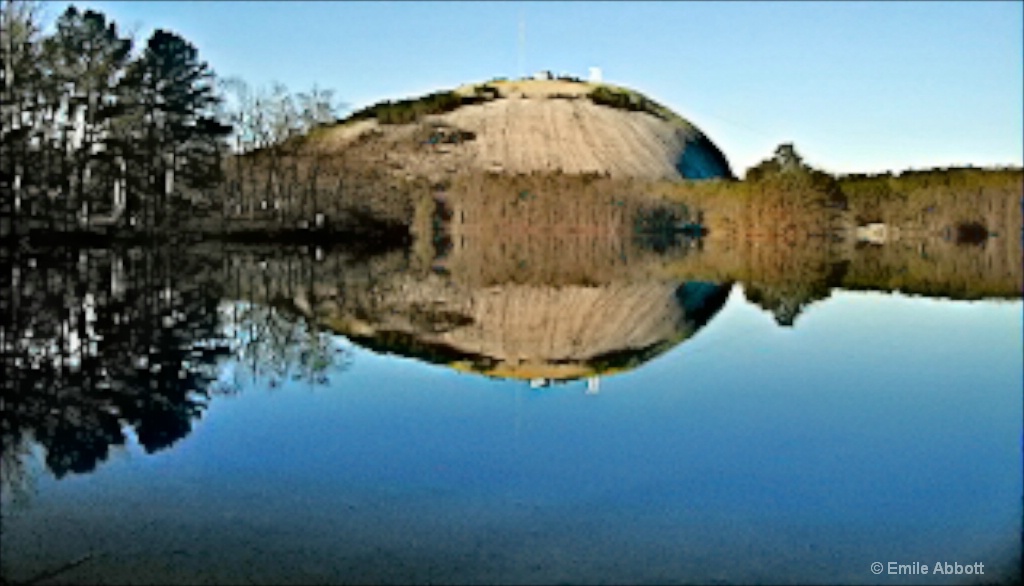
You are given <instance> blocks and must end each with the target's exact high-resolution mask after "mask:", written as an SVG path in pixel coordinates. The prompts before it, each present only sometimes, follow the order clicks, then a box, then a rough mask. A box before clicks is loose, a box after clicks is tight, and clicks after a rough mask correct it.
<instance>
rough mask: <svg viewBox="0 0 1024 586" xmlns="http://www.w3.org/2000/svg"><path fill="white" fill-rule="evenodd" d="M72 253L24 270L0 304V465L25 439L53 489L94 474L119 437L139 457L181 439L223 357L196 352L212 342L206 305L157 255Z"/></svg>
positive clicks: (213, 317)
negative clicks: (0, 379) (64, 480)
mask: <svg viewBox="0 0 1024 586" xmlns="http://www.w3.org/2000/svg"><path fill="white" fill-rule="evenodd" d="M76 252H77V254H76V255H75V256H74V257H71V258H69V256H70V255H69V254H68V251H67V250H60V251H57V252H55V253H54V254H52V255H50V256H48V257H45V258H44V257H39V258H38V259H36V260H35V263H36V266H35V267H31V264H32V263H31V262H28V263H26V265H27V266H26V267H25V268H28V269H29V270H25V271H24V272H23V273H18V282H16V283H15V288H14V289H13V291H12V295H11V299H10V300H7V299H5V301H9V302H10V303H5V304H4V305H5V307H4V310H5V314H7V315H8V316H11V317H12V318H13V319H12V320H11V321H10V324H11V327H10V329H8V328H6V327H5V328H4V344H5V347H4V350H5V362H6V364H5V367H6V368H5V371H6V372H9V373H10V376H9V377H8V379H7V381H6V383H5V384H6V386H7V388H6V389H5V392H4V398H3V405H2V406H3V413H2V422H3V423H2V434H3V438H4V456H5V457H8V447H9V446H10V447H11V449H15V448H14V446H16V445H20V444H22V443H23V442H25V441H27V438H29V437H31V439H32V440H34V441H35V442H38V443H39V444H40V445H41V446H42V447H43V448H45V451H46V464H47V467H48V468H49V469H50V470H51V471H52V472H53V473H54V474H55V475H56V476H58V477H60V476H63V475H64V474H67V473H68V472H76V473H82V472H88V471H90V470H92V469H93V468H95V466H96V464H97V463H98V462H100V461H102V460H104V459H105V458H106V457H107V455H108V453H109V450H110V447H111V446H116V445H122V444H123V443H124V441H125V436H124V431H123V428H124V427H125V426H130V427H132V428H134V431H135V434H136V436H137V437H138V438H139V442H140V444H141V445H142V446H143V447H144V448H145V449H146V450H147V451H148V452H153V451H156V450H159V449H162V448H165V447H167V446H169V445H171V444H173V443H174V442H175V441H177V440H178V439H180V438H182V437H184V436H185V435H187V434H188V433H189V431H191V421H192V420H193V419H195V418H197V417H198V416H199V415H200V414H201V413H202V410H203V409H204V407H205V398H206V393H207V387H208V386H209V384H210V382H211V381H212V380H213V378H214V376H213V375H214V374H215V371H214V370H211V369H210V368H209V366H210V365H211V364H212V363H213V361H215V360H216V359H217V358H218V357H219V356H223V355H225V354H226V352H227V346H226V344H225V343H223V342H219V343H215V344H214V345H211V346H209V347H207V348H205V349H198V350H197V341H205V342H209V341H211V340H216V338H217V331H216V327H217V312H216V303H217V299H216V297H211V296H210V295H209V294H208V293H207V292H204V291H202V290H201V289H200V288H198V287H193V288H192V289H189V288H187V287H185V286H183V281H181V280H179V279H178V277H179V276H180V275H179V273H178V269H180V267H178V266H175V265H172V264H171V263H170V262H169V259H168V258H167V254H166V252H156V253H153V254H145V255H129V256H128V258H127V263H126V262H125V257H123V256H122V255H119V254H107V253H104V254H96V253H95V252H93V253H90V252H89V251H76ZM125 265H127V266H125ZM172 266H173V270H174V276H175V280H174V286H171V285H170V283H171V275H172ZM19 268H21V267H19ZM15 270H18V269H15ZM186 282H187V281H186ZM197 352H198V356H197Z"/></svg>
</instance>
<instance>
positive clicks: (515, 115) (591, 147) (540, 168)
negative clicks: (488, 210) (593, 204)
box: [320, 80, 732, 180]
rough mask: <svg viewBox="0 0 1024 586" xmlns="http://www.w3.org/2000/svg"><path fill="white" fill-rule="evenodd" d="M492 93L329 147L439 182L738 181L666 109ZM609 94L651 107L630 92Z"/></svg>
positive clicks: (327, 135) (328, 140)
mask: <svg viewBox="0 0 1024 586" xmlns="http://www.w3.org/2000/svg"><path fill="white" fill-rule="evenodd" d="M479 87H481V86H465V87H462V88H459V89H457V90H456V92H455V93H456V94H459V95H472V94H473V92H474V91H478V88H479ZM487 87H488V90H489V91H493V94H492V98H493V99H490V100H488V101H484V102H483V103H478V104H470V105H464V106H461V107H458V108H457V109H455V110H454V111H450V112H447V113H444V114H435V115H428V116H423V117H421V118H419V119H418V120H416V121H415V122H412V123H409V124H380V123H379V122H378V121H377V120H360V121H353V122H349V123H345V124H341V125H338V126H336V127H334V128H331V129H329V130H328V131H326V132H324V133H323V135H322V137H321V139H320V144H321V145H323V146H324V147H326V148H328V149H330V150H338V149H340V150H344V151H347V152H348V154H350V155H351V156H353V157H355V158H356V159H357V160H360V159H361V160H362V161H364V162H365V163H367V164H375V165H380V166H381V167H383V168H386V169H388V170H389V171H390V172H391V173H394V174H397V175H404V176H407V177H429V178H433V179H437V178H439V177H443V176H444V175H451V174H455V173H461V172H472V171H487V172H498V173H511V174H518V173H537V172H540V173H544V172H562V173H566V174H585V173H596V174H601V175H604V174H607V175H610V176H611V177H621V178H624V177H630V178H639V179H652V180H658V179H668V180H673V179H684V178H685V179H705V178H714V177H730V176H732V173H731V170H730V169H729V164H728V162H727V161H726V159H725V157H724V156H723V155H722V153H721V152H720V151H719V150H718V148H717V147H715V145H714V144H712V143H711V141H710V140H708V139H707V137H705V136H704V135H703V134H702V133H701V132H700V131H699V130H698V129H697V128H695V127H694V126H693V125H691V124H689V123H688V122H687V121H685V120H683V119H682V118H680V117H679V116H677V115H675V114H673V113H671V112H669V111H668V110H667V109H664V108H662V107H660V106H657V107H658V108H660V111H658V112H652V111H644V110H643V109H640V108H636V109H634V108H616V107H611V106H608V105H603V104H598V103H595V102H594V101H593V100H592V99H590V97H588V94H589V93H590V92H591V91H593V90H594V89H595V88H596V87H598V86H597V85H595V84H589V83H582V82H568V81H553V80H551V81H517V82H497V83H492V84H488V86H487ZM603 87H610V88H614V86H603ZM609 91H618V92H622V93H621V95H627V96H636V97H637V99H642V100H646V98H643V97H642V96H640V95H639V94H636V93H635V92H631V91H630V90H624V89H622V88H614V89H613V90H609ZM626 92H628V93H626ZM647 103H650V104H653V102H650V101H649V100H647Z"/></svg>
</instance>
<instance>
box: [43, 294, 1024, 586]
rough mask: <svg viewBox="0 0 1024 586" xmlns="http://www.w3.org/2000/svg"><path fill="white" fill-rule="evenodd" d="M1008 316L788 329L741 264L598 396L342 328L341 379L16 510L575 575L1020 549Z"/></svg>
mask: <svg viewBox="0 0 1024 586" xmlns="http://www.w3.org/2000/svg"><path fill="white" fill-rule="evenodd" d="M1021 331H1022V313H1021V303H1020V302H1014V303H1006V302H1003V303H996V302H979V303H966V302H946V301H935V300H927V299H919V298H908V297H900V296H890V295H882V294H874V293H851V292H836V293H834V294H833V295H832V296H831V297H830V298H829V299H827V300H824V301H821V302H818V303H816V304H814V305H813V306H811V307H810V308H808V309H807V310H806V312H805V313H804V314H802V315H801V316H800V317H799V318H798V319H797V321H796V325H795V327H793V328H791V329H785V328H779V327H778V326H776V325H775V324H774V322H773V321H772V317H771V316H770V315H769V314H768V313H766V312H764V311H762V310H761V309H759V308H757V307H755V306H753V305H750V304H749V303H747V302H746V301H745V300H744V299H743V296H742V291H741V290H740V289H739V288H737V289H736V290H734V291H733V293H732V296H731V298H730V300H729V302H728V304H727V306H726V307H725V308H724V309H723V310H722V312H721V313H720V314H719V315H718V316H717V317H715V318H714V319H713V320H712V321H711V322H710V323H709V324H708V325H707V326H706V327H705V328H704V329H703V330H701V331H700V332H699V333H698V334H697V335H696V336H695V337H694V338H693V339H691V340H689V341H687V342H686V343H684V344H682V345H680V346H679V347H677V348H676V349H674V350H672V351H670V352H669V353H667V354H665V355H663V356H661V357H659V358H657V359H655V360H654V361H652V362H651V363H649V364H648V365H646V366H644V367H641V368H639V369H637V370H635V371H632V372H629V373H625V374H621V375H617V376H612V377H608V378H607V379H605V380H604V381H603V382H602V385H601V392H600V394H598V395H587V394H585V385H584V383H582V382H578V383H571V384H568V385H559V386H554V387H551V388H548V389H539V390H531V389H530V388H529V387H528V385H527V384H526V383H524V382H512V381H495V380H491V379H487V378H484V377H481V376H477V375H467V374H459V373H455V372H454V371H450V370H448V369H445V368H443V367H438V366H431V365H424V364H420V363H417V362H415V361H412V360H408V359H395V358H389V357H382V356H376V355H373V354H371V353H369V352H365V351H361V350H357V351H356V352H357V353H356V356H355V357H354V359H353V365H352V368H351V369H350V370H348V371H346V372H344V373H341V374H340V375H337V376H336V377H335V378H334V383H333V385H332V387H331V388H328V389H313V388H310V387H306V386H304V385H294V386H291V387H287V388H284V389H281V390H278V391H272V392H262V391H261V392H257V391H254V390H247V391H245V392H243V393H242V394H241V395H240V396H238V397H236V398H231V399H216V400H214V401H213V403H212V405H211V408H210V411H209V412H208V413H207V415H206V418H205V419H204V420H203V421H202V422H200V423H199V424H198V425H197V429H196V431H195V432H194V433H193V434H192V435H191V436H189V437H188V438H186V439H185V440H183V441H182V442H180V444H178V445H177V446H176V447H174V448H172V449H170V450H168V451H166V452H161V453H158V454H155V455H150V456H137V457H135V456H133V457H127V458H120V459H118V460H116V461H114V462H109V463H108V464H107V465H105V466H102V467H101V468H100V470H99V472H97V473H96V474H93V475H90V476H84V477H79V478H76V479H74V480H73V481H70V482H69V481H61V482H59V483H52V484H50V483H44V486H42V487H41V493H40V495H39V496H38V498H37V501H38V502H37V503H36V506H35V508H33V509H31V510H30V511H29V513H31V514H34V515H38V516H45V515H51V516H52V519H51V521H53V519H62V520H63V521H61V522H60V523H57V522H54V525H53V526H54V527H55V529H54V531H56V530H57V528H58V527H61V526H65V525H61V523H64V524H66V525H67V526H70V524H73V523H74V522H75V519H78V520H79V521H80V522H82V523H85V522H87V520H88V519H97V518H99V519H103V521H102V522H98V521H97V522H96V523H98V525H96V526H92V527H91V528H90V532H94V533H98V535H99V536H98V537H97V539H100V540H101V541H102V540H103V539H109V540H116V539H118V538H117V537H115V536H113V534H114V532H115V529H114V528H116V527H118V526H119V525H118V524H122V523H128V524H129V525H130V524H132V523H134V524H140V523H149V524H150V525H151V526H152V527H161V530H160V531H161V535H162V537H161V539H163V540H164V541H167V540H170V541H174V540H175V537H174V535H175V533H174V532H175V531H178V532H180V533H181V534H182V536H183V537H182V538H181V541H182V543H191V544H193V545H180V544H179V547H181V548H186V549H187V548H189V547H192V548H198V547H199V545H195V544H201V543H203V540H204V539H206V540H211V539H214V536H221V537H220V538H221V539H224V538H225V537H224V536H227V538H228V541H227V545H225V546H224V547H226V548H227V549H230V548H231V547H232V545H231V544H238V543H242V542H245V543H248V544H250V545H249V546H253V544H255V545H256V546H258V547H259V548H261V550H262V551H271V552H276V553H275V555H277V554H280V553H281V551H284V550H288V548H289V547H291V548H295V547H298V546H297V545H295V543H296V540H298V541H302V542H303V543H305V545H304V546H303V547H306V548H307V549H308V551H307V554H308V555H312V556H314V557H315V556H317V555H320V556H332V557H334V558H336V557H338V556H342V557H343V556H344V555H347V554H349V553H352V552H353V551H363V549H367V548H370V549H372V547H378V548H383V549H385V550H388V551H392V552H399V553H393V555H396V556H398V557H399V558H401V557H402V556H403V555H408V556H413V554H414V553H415V552H420V553H422V554H423V555H425V556H427V557H428V558H430V559H433V560H443V559H446V558H445V555H459V556H463V557H462V558H460V559H461V560H462V562H465V563H467V564H468V566H467V567H469V568H476V570H472V571H477V572H479V573H478V574H473V573H472V571H471V570H470V569H467V570H466V572H469V574H468V575H471V576H476V577H477V578H478V579H480V580H482V581H493V580H488V577H489V576H490V577H493V576H491V575H490V574H487V573H486V571H485V570H484V569H481V568H483V567H485V566H487V564H488V563H490V564H493V565H495V567H498V568H499V569H500V568H504V569H501V570H500V572H501V574H500V575H501V576H505V577H510V576H518V575H520V574H516V573H515V572H522V571H526V570H524V567H525V566H522V565H521V564H520V563H519V561H522V560H526V559H530V560H534V561H536V563H537V564H539V566H540V567H541V569H540V570H537V571H538V572H541V574H539V575H543V576H546V577H548V578H550V577H552V576H554V577H555V578H556V579H557V577H558V576H562V574H559V571H565V572H568V574H566V577H567V579H568V577H576V578H578V579H582V580H584V581H586V578H585V576H588V575H600V576H602V577H604V579H607V580H612V581H619V580H629V579H630V578H631V577H632V578H635V577H636V576H637V574H638V573H642V572H646V574H644V575H646V576H648V577H649V578H650V579H652V580H656V581H659V580H665V579H667V578H669V577H674V578H675V579H681V578H685V579H692V580H694V581H697V582H707V581H710V580H714V579H724V580H729V581H734V582H737V581H738V582H761V581H764V580H766V579H768V578H769V577H774V578H776V579H777V578H779V577H780V576H781V577H785V576H792V577H793V578H794V579H796V580H799V581H826V582H835V581H847V582H876V581H878V580H877V578H876V577H875V576H873V575H871V574H870V572H869V571H868V567H869V565H870V563H871V562H873V561H881V562H883V563H885V562H888V561H890V560H892V561H898V562H901V563H909V562H913V561H923V562H930V563H931V564H934V562H936V561H960V562H971V563H973V562H975V561H982V562H985V563H986V567H987V568H990V571H994V570H993V568H995V567H997V566H998V565H999V564H1004V568H1005V563H1006V562H1007V560H1010V559H1011V555H1013V554H1016V553H1017V552H1019V549H1020V541H1019V540H1020V531H1021V528H1020V518H1021V504H1020V497H1021V493H1022V481H1021V477H1022V470H1021V466H1022V465H1021V437H1022V436H1021V429H1022V426H1021V419H1020V413H1021V411H1022V398H1021V388H1022V386H1024V382H1022V365H1021V355H1022V353H1024V349H1022V341H1021ZM65 499H67V500H65ZM71 502H79V503H88V504H89V506H88V507H81V508H77V509H73V508H70V507H69V504H68V503H71ZM124 511H129V512H131V515H134V517H132V516H129V517H118V515H120V514H122V513H123V512H124ZM30 518H32V517H31V516H28V517H26V519H30ZM119 519H120V520H119ZM125 519H129V520H125ZM131 519H134V520H131ZM171 519H173V522H172V521H171ZM240 520H244V523H243V522H241V521H240ZM107 525H109V526H110V527H111V528H110V529H104V527H106V526H107ZM189 531H192V533H189ZM104 532H108V533H110V535H109V536H106V537H104V535H106V534H105V533H104ZM140 533H141V534H144V533H145V531H143V530H141V529H138V530H135V531H134V532H133V531H128V532H127V533H124V532H123V531H122V532H121V533H120V534H123V535H134V537H133V538H134V539H138V538H139V535H140ZM186 534H187V535H188V539H186V538H185V537H184V536H185V535H186ZM196 534H199V536H198V537H197V536H196ZM39 535H42V534H41V533H40V534H39ZM203 536H206V537H203ZM122 539H125V538H124V537H122ZM246 540H248V541H246ZM289 544H290V545H289ZM206 545H210V544H209V543H207V544H206ZM371 546H372V547H371ZM168 547H169V546H168ZM388 548H391V549H388ZM288 551H290V550H288ZM309 552H312V553H309ZM401 552H405V553H401ZM453 552H455V553H453ZM222 554H223V552H222ZM224 555H227V557H222V558H220V560H221V561H220V562H219V563H229V562H225V561H224V560H226V559H235V558H232V557H231V555H230V554H224ZM282 555H283V554H282ZM195 556H196V559H197V560H198V559H202V554H201V553H195ZM474 556H475V557H474ZM413 557H415V556H413ZM402 559H406V558H402ZM408 560H412V558H411V557H410V558H408ZM467 560H469V561H467ZM487 560H490V561H487ZM517 560H518V561H517ZM573 560H575V561H573ZM462 562H460V563H462ZM251 563H257V564H258V563H269V562H266V561H265V560H264V562H260V560H259V559H255V561H253V562H251ZM408 563H409V564H412V565H414V564H415V562H414V561H408ZM438 563H442V564H443V563H444V562H438ZM502 564H506V565H504V566H502ZM573 564H578V565H575V566H574V565H573ZM410 567H411V566H410ZM555 568H561V570H556V569H555ZM566 568H569V569H568V570H567V569H566ZM572 568H576V569H575V570H572ZM410 571H411V570H410ZM587 572H594V574H587ZM989 575H990V576H991V575H992V574H989ZM421 576H422V574H421ZM522 577H529V574H523V575H522ZM581 577H582V578H581ZM917 578H918V579H909V578H907V577H904V580H903V581H904V582H920V576H918V577H917ZM928 578H929V583H932V582H933V581H934V582H935V583H943V582H944V581H943V580H942V579H941V578H940V577H935V576H928ZM933 578H934V580H933ZM546 581H551V580H546ZM887 581H891V582H893V583H898V582H899V581H900V579H899V578H897V577H892V578H891V579H889V580H887Z"/></svg>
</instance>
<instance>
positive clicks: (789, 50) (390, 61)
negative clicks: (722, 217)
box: [47, 1, 1024, 173]
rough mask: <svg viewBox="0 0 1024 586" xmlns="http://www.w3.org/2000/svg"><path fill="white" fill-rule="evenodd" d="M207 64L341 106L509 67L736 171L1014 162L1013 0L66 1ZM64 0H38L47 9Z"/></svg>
mask: <svg viewBox="0 0 1024 586" xmlns="http://www.w3.org/2000/svg"><path fill="white" fill-rule="evenodd" d="M75 4H76V5H77V6H79V7H90V8H96V9H100V10H101V11H103V12H104V13H106V14H107V15H108V16H110V17H112V18H113V19H115V20H116V21H117V23H118V24H119V25H120V26H121V27H122V28H124V29H134V30H137V32H138V34H139V37H140V38H143V39H144V38H145V37H146V36H147V35H148V34H149V32H150V31H152V29H153V28H155V27H162V28H168V29H171V30H174V31H177V32H179V33H180V34H182V35H183V36H184V37H185V38H187V39H189V40H190V41H192V42H193V43H195V44H196V46H197V47H198V48H199V50H200V54H201V55H202V56H203V58H205V59H206V60H207V61H209V63H210V65H211V66H212V67H213V68H214V70H215V71H216V72H217V73H218V74H220V75H222V76H228V75H237V76H240V77H242V78H244V79H246V80H247V81H249V82H250V83H253V84H256V85H260V84H268V83H270V82H271V81H274V80H277V81H281V82H283V83H285V84H287V85H288V86H289V87H290V88H291V89H294V90H301V89H306V88H308V87H310V86H311V85H312V84H313V83H317V84H319V85H321V86H325V87H330V88H334V89H335V90H336V91H337V93H338V95H339V97H340V98H341V99H342V100H344V101H345V102H347V103H348V104H349V105H350V106H352V107H355V108H358V107H361V106H364V105H368V104H370V103H373V102H376V101H379V100H382V99H395V98H403V97H408V96H410V95H418V94H421V93H426V92H429V91H435V90H439V89H445V88H450V87H454V86H457V85H460V84H461V83H464V82H471V81H484V80H487V79H490V78H492V77H497V76H508V77H515V76H517V75H518V74H519V73H520V71H519V61H520V51H519V48H518V47H519V38H520V22H521V21H522V22H523V23H524V29H525V44H524V51H523V56H524V59H523V62H524V67H523V70H524V71H523V72H525V73H530V72H533V71H536V70H541V69H549V70H552V71H554V72H556V73H568V74H572V75H577V76H580V77H586V75H587V71H588V68H589V67H592V66H598V67H601V68H602V70H603V72H604V78H605V80H606V81H609V82H612V83H617V84H621V85H626V86H629V87H632V88H634V89H637V90H640V91H642V92H644V93H646V94H647V95H648V96H650V97H652V98H654V99H656V100H658V101H660V102H662V103H664V104H665V105H667V106H669V107H671V108H672V109H674V110H675V111H677V112H679V113H680V114H682V115H683V116H685V117H687V118H689V119H690V120H691V121H692V122H694V123H695V124H696V125H697V126H698V127H700V128H701V129H702V130H703V131H704V132H705V133H706V134H707V135H708V136H709V137H710V138H711V139H712V140H713V141H714V142H715V143H716V144H717V145H718V146H719V147H720V148H721V149H722V150H723V151H724V152H725V154H726V156H727V157H728V158H729V160H730V162H731V164H732V166H733V168H734V169H735V170H736V171H737V172H740V173H742V171H743V170H745V169H746V168H748V167H750V166H751V165H754V164H756V163H757V162H758V161H760V160H762V159H764V158H765V157H767V156H768V155H770V154H771V152H772V151H773V150H774V148H775V146H776V145H777V144H779V143H780V142H794V143H795V144H796V147H797V150H798V151H800V152H801V153H802V154H803V155H804V157H805V158H806V159H807V160H808V161H809V162H810V163H811V164H813V165H816V166H819V167H821V168H823V169H826V170H829V171H833V172H874V171H883V170H895V171H900V170H904V169H908V168H923V167H932V166H946V165H965V164H973V165H976V166H991V165H1007V164H1009V165H1018V166H1019V165H1021V164H1022V160H1024V141H1022V138H1021V137H1022V136H1024V121H1022V119H1024V115H1022V113H1024V90H1022V87H1024V51H1022V46H1024V37H1022V32H1021V31H1022V30H1024V16H1022V15H1024V4H1022V3H1021V2H1009V1H1007V2H878V3H874V2H820V3H817V2H792V3H784V2H778V3H752V2H751V3H746V2H708V3H703V2H647V3H636V2H630V3H625V2H623V3H619V2H558V3H547V2H546V3H530V2H439V3H427V2H422V3H421V2H399V3H385V2H365V3H363V2H359V3H355V2H353V3H349V2H345V3H341V2H290V3H284V2H76V3H75ZM64 6H66V4H61V3H54V4H50V5H48V7H47V11H48V13H49V16H50V17H51V18H55V17H56V16H57V15H58V14H59V12H60V11H61V10H62V9H63V7H64Z"/></svg>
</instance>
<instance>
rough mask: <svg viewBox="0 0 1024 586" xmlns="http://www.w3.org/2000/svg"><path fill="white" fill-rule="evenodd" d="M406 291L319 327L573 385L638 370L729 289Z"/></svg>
mask: <svg viewBox="0 0 1024 586" xmlns="http://www.w3.org/2000/svg"><path fill="white" fill-rule="evenodd" d="M424 285H425V286H419V287H416V286H415V285H412V284H409V285H408V286H406V287H402V288H401V290H402V291H403V292H404V294H402V295H396V296H394V297H389V298H387V299H386V301H385V302H384V304H383V305H384V306H385V307H386V308H387V309H386V311H383V312H381V313H379V314H377V315H367V316H366V317H365V318H364V319H356V318H354V317H352V316H351V315H345V314H344V313H336V314H334V315H330V316H328V317H327V318H326V320H325V322H326V323H327V324H329V325H331V326H332V327H334V328H336V329H337V330H338V331H339V332H341V333H344V334H346V335H348V336H349V337H350V338H352V339H353V340H354V341H356V342H358V343H360V344H361V345H364V346H367V347H369V348H372V349H375V350H383V351H389V352H395V353H399V354H403V355H408V356H413V357H417V358H423V359H427V360H431V361H435V362H444V363H448V364H450V365H452V366H454V367H456V368H459V369H465V370H471V371H476V372H482V373H485V374H488V375H491V376H498V377H509V378H520V379H536V378H548V379H570V378H580V377H585V376H592V375H595V374H603V373H610V372H615V371H619V370H622V369H628V368H632V367H635V366H637V365H639V364H642V363H643V362H646V361H647V360H650V359H651V358H653V357H654V356H656V355H658V354H660V353H661V352H663V351H664V350H666V349H667V348H669V347H671V346H673V345H674V344H676V343H678V342H680V341H682V340H685V339H687V338H689V337H690V336H692V335H693V334H694V332H696V331H697V330H698V329H699V328H700V327H701V326H702V325H703V324H704V323H706V322H707V321H708V319H710V317H711V316H712V315H714V313H715V312H717V311H718V310H719V309H720V308H721V307H722V305H723V303H724V301H725V298H726V296H727V295H728V291H729V287H728V286H717V285H712V284H706V283H686V284H683V285H674V284H671V283H655V282H651V283H613V284H608V285H602V286H575V285H571V286H564V287H544V286H533V285H516V284H512V285H505V286H497V287H487V288H475V289H474V288H463V289H461V290H456V289H453V288H450V287H445V286H444V285H442V284H441V283H439V282H437V280H428V281H427V283H425V284H424Z"/></svg>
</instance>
